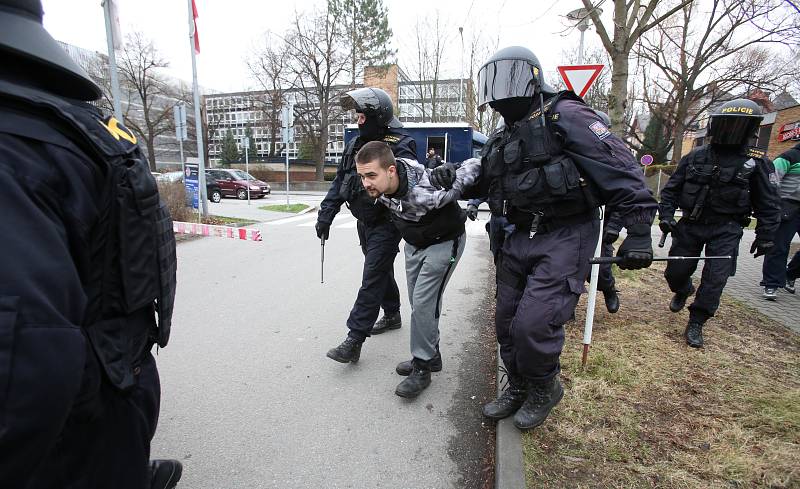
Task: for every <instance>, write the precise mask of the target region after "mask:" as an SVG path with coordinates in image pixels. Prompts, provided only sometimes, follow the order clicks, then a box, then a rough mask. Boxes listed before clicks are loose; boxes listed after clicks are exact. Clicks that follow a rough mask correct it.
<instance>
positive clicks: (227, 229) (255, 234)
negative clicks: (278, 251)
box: [172, 221, 262, 241]
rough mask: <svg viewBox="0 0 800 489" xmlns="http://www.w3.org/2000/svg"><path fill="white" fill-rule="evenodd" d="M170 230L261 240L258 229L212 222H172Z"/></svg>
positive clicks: (181, 232)
mask: <svg viewBox="0 0 800 489" xmlns="http://www.w3.org/2000/svg"><path fill="white" fill-rule="evenodd" d="M172 230H173V231H174V232H175V233H177V234H196V235H198V236H213V237H216V238H232V239H242V240H245V241H262V239H261V231H260V230H258V229H248V228H235V227H231V226H216V225H213V224H198V223H196V222H195V223H193V222H179V221H173V222H172Z"/></svg>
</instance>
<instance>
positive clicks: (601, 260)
mask: <svg viewBox="0 0 800 489" xmlns="http://www.w3.org/2000/svg"><path fill="white" fill-rule="evenodd" d="M732 258H733V257H732V256H730V255H728V256H660V257H655V258H653V261H680V260H730V259H732ZM624 260H625V258H624V257H622V256H595V257H593V258H590V259H589V263H591V264H592V265H594V264H599V265H605V264H608V263H621V262H622V261H624Z"/></svg>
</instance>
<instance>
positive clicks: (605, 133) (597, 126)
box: [589, 121, 611, 140]
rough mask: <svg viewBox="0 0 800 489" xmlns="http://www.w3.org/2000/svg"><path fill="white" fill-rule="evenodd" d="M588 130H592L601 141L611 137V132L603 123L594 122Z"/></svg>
mask: <svg viewBox="0 0 800 489" xmlns="http://www.w3.org/2000/svg"><path fill="white" fill-rule="evenodd" d="M589 129H591V130H592V132H593V133H594V135H595V136H597V139H600V140H603V139H605V138H607V137H609V136H611V131H609V130H608V127H606V125H605V124H603V121H594V122H592V123H591V124H589Z"/></svg>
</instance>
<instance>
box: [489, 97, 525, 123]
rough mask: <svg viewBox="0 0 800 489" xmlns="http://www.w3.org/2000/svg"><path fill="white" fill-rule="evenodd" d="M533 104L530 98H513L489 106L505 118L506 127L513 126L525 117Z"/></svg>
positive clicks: (496, 101)
mask: <svg viewBox="0 0 800 489" xmlns="http://www.w3.org/2000/svg"><path fill="white" fill-rule="evenodd" d="M532 104H533V99H532V98H530V97H512V98H507V99H503V100H495V101H494V102H489V106H490V107H491V108H493V109H494V110H496V111H497V112H499V113H500V115H502V116H503V120H504V121H505V123H506V125H511V124H513V123H515V122H517V121H518V120H520V119H522V118H523V117H525V116H526V115H527V114H528V112H529V111H530V109H531V105H532Z"/></svg>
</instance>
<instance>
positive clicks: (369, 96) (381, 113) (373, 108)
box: [340, 87, 403, 128]
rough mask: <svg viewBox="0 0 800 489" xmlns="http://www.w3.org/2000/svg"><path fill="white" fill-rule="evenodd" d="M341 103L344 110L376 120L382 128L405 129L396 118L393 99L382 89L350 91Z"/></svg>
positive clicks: (371, 88)
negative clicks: (353, 111)
mask: <svg viewBox="0 0 800 489" xmlns="http://www.w3.org/2000/svg"><path fill="white" fill-rule="evenodd" d="M340 103H341V105H342V108H343V109H345V110H355V111H356V112H360V113H362V114H364V115H365V116H367V118H368V119H374V120H375V122H377V123H378V125H379V126H381V127H393V128H400V127H403V124H402V123H401V122H400V121H399V120H398V119H397V117H395V116H394V108H393V107H392V99H391V98H390V97H389V94H388V93H386V92H384V91H383V90H381V89H380V88H374V87H365V88H358V89H356V90H350V91H349V92H347V93H345V94H344V95H342V97H341V99H340Z"/></svg>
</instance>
